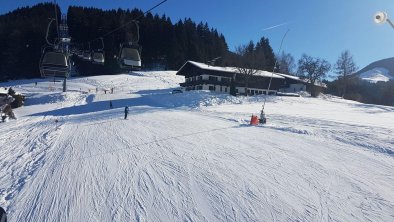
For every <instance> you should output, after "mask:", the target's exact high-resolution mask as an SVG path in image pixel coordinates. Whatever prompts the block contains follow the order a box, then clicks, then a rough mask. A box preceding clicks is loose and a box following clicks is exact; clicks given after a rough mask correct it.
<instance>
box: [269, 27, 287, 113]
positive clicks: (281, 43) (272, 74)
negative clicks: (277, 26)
mask: <svg viewBox="0 0 394 222" xmlns="http://www.w3.org/2000/svg"><path fill="white" fill-rule="evenodd" d="M289 32H290V29H288V30H287V31H286V33H285V34H284V35H283V37H282V41H281V42H280V47H279V51H278V54H277V56H279V54H280V53H281V51H282V46H283V42H284V40H285V38H286V36H287V34H288V33H289ZM277 65H278V58H275V65H274V68H273V70H272V73H271V78H270V82H269V84H268V89H267V95H266V96H265V97H264V103H263V109H262V111H263V112H264V108H265V103H266V102H267V96H268V95H269V91H270V88H271V83H272V78H273V77H274V72H275V68H276V66H277Z"/></svg>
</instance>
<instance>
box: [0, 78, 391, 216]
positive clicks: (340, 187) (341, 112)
mask: <svg viewBox="0 0 394 222" xmlns="http://www.w3.org/2000/svg"><path fill="white" fill-rule="evenodd" d="M35 81H38V85H37V86H35V84H34V82H35ZM183 81H184V79H183V77H180V76H176V75H175V72H137V73H133V74H130V75H127V74H122V75H109V76H93V77H88V78H86V77H84V78H72V79H70V80H69V92H67V93H61V92H60V91H61V87H62V86H61V83H60V82H59V83H55V84H54V83H53V82H48V81H46V80H42V79H37V80H20V81H13V82H8V83H0V87H9V86H12V87H13V88H15V89H16V90H17V91H18V92H22V93H25V94H26V95H27V101H26V106H25V107H22V108H19V109H16V110H15V113H16V115H17V117H18V120H16V121H8V122H6V123H0V147H1V148H2V151H1V152H0V166H1V167H2V170H1V171H0V205H1V206H4V207H5V208H6V210H7V211H8V213H9V217H10V221H261V220H266V221H357V222H359V221H391V220H392V219H393V217H394V213H393V212H394V202H393V200H394V182H393V181H394V161H393V158H394V142H393V135H394V108H393V107H386V106H378V105H366V104H361V103H357V102H352V101H347V100H343V99H339V98H336V97H328V96H322V97H321V98H310V97H299V98H294V97H275V96H270V97H268V99H267V106H266V113H267V116H268V124H267V125H264V126H256V127H251V126H249V125H248V121H249V119H250V115H251V114H252V113H255V114H258V112H259V110H260V109H261V104H262V102H263V101H264V97H262V96H259V97H248V98H245V97H236V98H235V97H231V96H228V95H224V94H215V93H210V92H206V91H200V92H185V93H180V94H174V95H172V94H171V93H170V92H171V91H172V89H173V88H176V87H178V84H179V82H183ZM112 87H115V88H114V94H108V93H107V94H105V93H104V89H110V88H112ZM96 89H97V90H98V91H97V93H96ZM51 90H52V91H51ZM110 100H111V101H112V102H113V105H114V109H109V101H110ZM126 105H128V106H130V113H129V117H128V120H124V119H123V110H124V106H126ZM55 120H58V123H55Z"/></svg>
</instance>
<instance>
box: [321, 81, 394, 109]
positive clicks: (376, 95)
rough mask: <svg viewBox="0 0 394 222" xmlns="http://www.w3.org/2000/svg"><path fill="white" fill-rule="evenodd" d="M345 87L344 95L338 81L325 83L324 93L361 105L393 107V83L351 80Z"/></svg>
mask: <svg viewBox="0 0 394 222" xmlns="http://www.w3.org/2000/svg"><path fill="white" fill-rule="evenodd" d="M350 80H351V81H349V83H348V85H347V92H346V94H344V95H342V93H341V83H340V80H334V81H332V82H328V81H326V82H325V83H326V84H327V90H326V93H328V94H332V95H336V96H343V98H344V99H349V100H354V101H358V102H361V103H369V104H378V105H385V106H394V81H393V80H390V81H388V82H377V83H371V82H368V81H364V80H361V79H359V78H358V77H355V78H351V79H350Z"/></svg>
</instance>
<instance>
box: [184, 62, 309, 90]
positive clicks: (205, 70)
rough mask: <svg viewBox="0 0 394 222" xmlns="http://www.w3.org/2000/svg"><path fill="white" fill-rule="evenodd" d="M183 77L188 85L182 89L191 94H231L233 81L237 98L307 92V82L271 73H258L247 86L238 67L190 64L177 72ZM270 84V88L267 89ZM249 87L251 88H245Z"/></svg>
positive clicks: (260, 71) (244, 77)
mask: <svg viewBox="0 0 394 222" xmlns="http://www.w3.org/2000/svg"><path fill="white" fill-rule="evenodd" d="M177 75H180V76H184V77H185V82H184V83H181V84H180V85H181V86H182V87H184V88H185V90H186V91H189V90H210V91H214V92H222V93H230V86H231V81H234V83H233V84H234V85H235V91H236V93H237V94H245V90H247V91H248V92H247V93H248V95H260V94H276V93H277V92H291V93H296V92H300V91H306V86H307V84H308V82H307V81H306V80H303V79H301V78H299V77H296V76H291V75H286V74H280V73H271V72H267V71H262V70H258V71H257V73H256V74H254V75H253V76H252V77H250V79H249V81H248V84H246V80H247V78H246V77H247V76H245V74H242V73H240V72H239V71H238V69H237V68H235V67H218V66H211V65H207V64H204V63H199V62H194V61H188V62H186V63H185V64H184V65H183V66H182V67H181V68H180V69H179V71H178V72H177ZM271 78H272V81H271V85H270V88H269V90H268V86H269V83H270V80H271ZM246 85H248V87H246Z"/></svg>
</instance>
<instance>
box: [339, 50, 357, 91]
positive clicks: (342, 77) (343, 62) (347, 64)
mask: <svg viewBox="0 0 394 222" xmlns="http://www.w3.org/2000/svg"><path fill="white" fill-rule="evenodd" d="M334 69H335V73H336V74H337V78H338V84H339V89H340V91H341V94H342V97H344V96H345V94H346V89H347V86H348V85H349V77H350V75H352V74H354V73H355V72H356V71H357V69H358V67H357V66H356V63H355V62H354V60H353V56H352V55H351V54H350V52H349V51H348V50H346V51H344V52H342V53H341V55H340V56H339V58H338V60H337V62H336V64H335V67H334Z"/></svg>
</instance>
